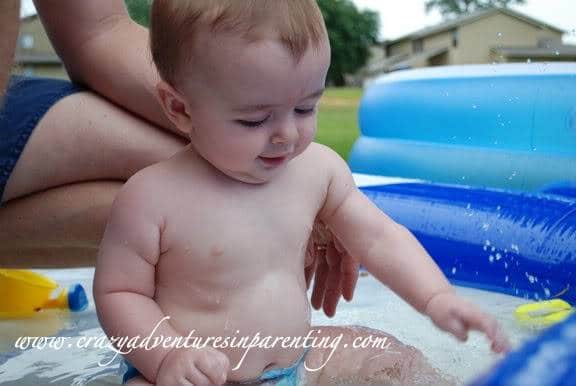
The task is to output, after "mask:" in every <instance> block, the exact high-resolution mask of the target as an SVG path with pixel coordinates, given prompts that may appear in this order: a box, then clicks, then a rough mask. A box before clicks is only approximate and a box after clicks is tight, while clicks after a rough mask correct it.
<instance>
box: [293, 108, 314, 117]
mask: <svg viewBox="0 0 576 386" xmlns="http://www.w3.org/2000/svg"><path fill="white" fill-rule="evenodd" d="M315 110H316V107H311V108H308V109H294V111H295V112H296V114H298V115H308V114H312V113H313V112H314V111H315Z"/></svg>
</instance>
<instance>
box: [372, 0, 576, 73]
mask: <svg viewBox="0 0 576 386" xmlns="http://www.w3.org/2000/svg"><path fill="white" fill-rule="evenodd" d="M563 34H564V31H563V30H561V29H559V28H556V27H554V26H552V25H549V24H546V23H544V22H542V21H539V20H536V19H533V18H531V17H529V16H526V15H524V14H522V13H520V12H517V11H514V10H511V9H507V8H491V9H484V10H479V11H476V12H474V13H471V14H468V15H465V16H461V17H458V18H456V19H452V20H448V21H446V22H443V23H441V24H438V25H435V26H431V27H427V28H424V29H421V30H418V31H416V32H413V33H410V34H408V35H405V36H402V37H400V38H398V39H394V40H390V41H385V42H384V43H383V44H382V45H381V51H382V53H381V54H380V55H381V57H380V58H378V57H376V56H373V57H372V58H371V60H370V61H369V63H368V64H367V66H366V67H365V68H364V69H363V71H362V72H363V77H364V78H370V77H373V76H376V75H378V74H380V73H384V72H391V71H396V70H402V69H409V68H418V67H429V66H442V65H456V64H481V63H506V62H531V61H532V62H536V61H538V62H548V61H576V46H573V45H564V44H563V43H562V35H563Z"/></svg>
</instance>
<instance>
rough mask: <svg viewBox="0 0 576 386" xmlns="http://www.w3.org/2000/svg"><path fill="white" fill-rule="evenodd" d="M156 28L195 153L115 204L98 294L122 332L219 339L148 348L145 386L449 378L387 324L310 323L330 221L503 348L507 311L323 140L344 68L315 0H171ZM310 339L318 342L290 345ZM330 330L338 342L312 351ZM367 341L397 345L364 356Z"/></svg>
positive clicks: (368, 257) (108, 328) (139, 360)
mask: <svg viewBox="0 0 576 386" xmlns="http://www.w3.org/2000/svg"><path fill="white" fill-rule="evenodd" d="M151 23H152V24H151V30H150V35H151V47H152V54H153V58H154V61H155V64H156V66H157V68H158V70H159V72H160V75H161V77H162V81H161V82H160V83H159V85H158V98H159V100H160V102H161V105H162V107H163V109H164V111H165V113H166V115H167V116H168V118H169V119H170V120H171V121H172V123H173V124H174V125H175V126H176V127H177V128H178V129H179V130H181V131H182V132H183V133H185V134H186V135H187V136H188V137H189V138H190V145H189V146H188V147H187V148H186V149H184V150H183V151H181V152H180V153H178V154H176V155H175V156H174V157H172V158H171V159H169V160H167V161H164V162H161V163H159V164H156V165H153V166H151V167H149V168H146V169H144V170H142V171H141V172H139V173H138V174H136V175H135V176H134V177H132V178H131V179H130V180H129V181H128V182H127V183H126V185H125V187H124V188H123V190H122V191H121V192H120V193H119V195H118V196H117V199H116V201H115V203H114V206H113V209H112V213H111V215H110V219H109V223H108V226H107V229H106V232H105V235H104V238H103V240H102V244H101V248H100V254H99V259H98V263H97V267H96V274H95V279H94V297H95V300H96V305H97V310H98V316H99V319H100V322H101V324H102V327H103V329H104V330H105V332H106V333H107V335H108V336H109V337H123V336H128V337H134V336H140V337H145V336H148V335H150V334H151V332H154V336H156V337H162V338H163V339H164V340H168V339H170V341H172V342H174V341H177V340H178V339H183V338H187V337H188V338H191V337H192V336H193V337H196V338H204V339H207V338H211V339H212V341H211V342H212V343H214V344H208V345H207V346H206V347H203V348H191V347H182V345H181V346H174V345H172V346H170V345H169V344H165V345H156V346H154V347H146V348H142V347H140V348H138V349H136V350H133V351H132V352H130V353H127V354H126V359H127V360H128V361H129V362H130V364H131V365H132V366H133V368H131V369H130V371H129V373H127V374H126V377H125V379H126V380H129V383H130V384H148V383H155V384H160V385H175V384H180V385H183V384H194V385H204V384H224V383H226V382H228V383H252V384H297V383H300V384H326V383H335V382H337V383H342V382H353V383H359V382H373V383H377V384H382V383H386V382H387V383H414V382H416V381H417V379H425V377H429V378H427V379H428V381H429V383H438V382H440V378H436V377H437V375H436V374H435V372H434V370H433V369H432V368H431V367H430V365H428V364H427V363H426V361H425V359H424V358H423V356H422V355H421V354H420V353H419V352H418V351H417V350H415V349H414V348H412V347H409V346H405V345H403V344H402V343H400V342H399V341H397V340H395V339H394V338H393V337H391V336H389V335H386V334H385V333H383V332H379V331H373V330H368V329H362V328H351V327H323V328H311V325H310V305H309V302H308V298H307V295H306V282H305V278H304V267H305V266H306V265H308V264H309V263H310V262H309V261H306V260H307V259H306V258H305V256H306V253H305V249H306V245H307V242H308V239H309V236H310V232H311V229H312V226H313V224H314V223H315V220H316V219H318V220H320V221H321V222H322V223H323V224H325V226H326V227H327V228H328V229H329V230H330V231H331V232H332V233H333V235H334V237H335V238H336V240H337V242H338V244H339V245H340V246H341V247H342V248H343V249H345V251H346V252H347V253H349V254H351V255H352V256H355V257H356V258H357V259H359V261H360V262H361V263H362V264H363V265H364V266H365V267H366V268H367V269H368V270H369V271H370V272H371V273H372V274H373V275H374V276H375V277H376V278H377V279H378V280H379V281H381V282H382V283H384V284H385V285H387V286H389V287H390V288H391V289H392V290H394V291H395V292H396V293H398V294H399V295H400V296H401V297H402V298H404V299H405V300H406V301H407V302H408V303H410V304H411V305H412V306H413V307H414V308H415V309H416V310H418V311H419V312H422V313H425V314H426V315H428V316H429V317H430V318H431V319H432V321H433V322H434V323H435V324H436V325H437V326H438V327H439V328H441V329H443V330H445V331H448V332H450V333H452V334H454V335H455V336H456V337H458V338H459V339H461V340H465V339H466V336H467V333H468V331H469V330H470V329H475V330H480V331H482V332H484V333H485V334H486V335H487V336H488V338H489V339H490V340H491V344H492V349H493V350H494V351H497V352H499V351H503V350H505V349H506V347H507V342H506V339H505V338H504V337H503V336H502V335H501V334H500V333H499V329H498V326H497V323H496V322H495V321H494V319H493V318H491V317H490V316H487V315H485V314H483V313H482V312H481V311H479V310H478V309H477V308H476V307H475V306H473V305H472V304H470V303H469V302H467V301H466V300H464V299H462V298H460V297H459V296H458V295H456V294H455V292H454V290H453V289H452V287H451V286H450V285H449V283H448V282H447V280H446V279H445V277H444V276H443V275H442V273H441V271H440V270H439V269H438V267H437V266H436V265H435V263H434V262H433V261H432V259H431V258H430V256H429V255H428V254H427V253H426V252H425V250H424V249H423V248H422V247H421V246H420V244H419V243H418V242H417V241H416V239H415V238H414V237H413V236H412V235H411V234H410V233H409V232H408V231H407V230H406V229H405V228H404V227H402V226H400V225H398V224H396V223H394V222H393V221H392V220H391V219H390V218H388V217H387V216H386V215H384V214H383V213H382V212H381V211H380V210H379V209H378V208H376V207H375V206H374V205H373V204H372V203H371V202H370V201H369V200H368V199H367V198H366V197H365V196H364V195H363V194H362V193H361V192H360V191H359V190H358V189H357V188H356V186H355V184H354V181H353V179H352V175H351V173H350V170H349V169H348V167H347V165H346V163H345V162H344V161H343V160H342V159H341V158H340V157H339V156H338V155H337V154H336V153H334V152H333V151H332V150H330V149H329V148H327V147H325V146H322V145H319V144H315V143H313V142H312V140H313V139H314V135H315V131H316V113H317V105H318V101H319V99H320V97H321V96H322V93H323V91H324V85H325V80H326V73H327V71H328V66H329V64H330V47H329V43H328V38H327V33H326V30H325V26H324V22H323V19H322V15H321V13H320V11H319V9H318V6H317V4H316V2H315V0H242V1H238V0H194V1H192V0H156V1H155V2H154V4H153V6H152V14H151ZM384 311H385V310H383V312H384ZM382 317H386V314H384V313H383V315H382ZM240 336H244V337H252V338H253V337H255V336H259V337H274V338H278V339H277V340H275V343H276V344H275V345H273V347H272V345H270V346H268V347H263V346H259V347H253V348H251V349H250V350H247V349H246V348H245V347H237V346H233V345H232V344H231V343H230V342H231V339H232V338H238V337H240ZM298 337H300V338H301V339H304V338H305V337H308V338H310V339H308V340H307V341H306V342H307V343H306V344H292V345H281V344H280V342H281V341H282V342H284V341H283V340H282V339H287V338H291V339H297V338H298ZM312 338H314V339H315V340H314V339H312ZM320 338H324V342H327V341H328V340H327V339H332V342H338V343H339V345H338V347H337V348H334V345H332V346H330V347H327V346H325V345H324V346H322V347H320V345H314V344H313V343H314V342H318V341H319V339H320ZM357 338H363V339H364V338H369V339H376V338H379V339H381V340H382V339H383V340H384V341H386V340H387V342H388V347H387V349H385V350H383V349H382V348H374V347H370V348H366V349H359V348H354V347H352V344H353V343H354V342H356V341H357ZM224 341H227V342H228V343H230V344H222V342H224ZM218 342H220V344H216V343H218ZM302 342H304V340H302ZM311 346H312V347H311ZM136 369H137V370H136ZM314 370H317V371H314ZM417 377H422V378H417Z"/></svg>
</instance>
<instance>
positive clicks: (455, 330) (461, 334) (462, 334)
mask: <svg viewBox="0 0 576 386" xmlns="http://www.w3.org/2000/svg"><path fill="white" fill-rule="evenodd" d="M446 327H447V328H446V329H447V330H448V332H450V333H452V334H453V335H454V336H455V337H456V338H458V340H460V341H462V342H466V340H468V330H467V328H466V326H465V325H464V323H462V321H461V320H460V319H458V318H450V320H448V323H447V326H446Z"/></svg>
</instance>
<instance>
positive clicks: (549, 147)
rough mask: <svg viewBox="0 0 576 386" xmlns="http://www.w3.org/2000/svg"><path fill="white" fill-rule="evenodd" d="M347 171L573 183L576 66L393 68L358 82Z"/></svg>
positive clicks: (522, 186)
mask: <svg viewBox="0 0 576 386" xmlns="http://www.w3.org/2000/svg"><path fill="white" fill-rule="evenodd" d="M359 120H360V129H361V136H360V138H359V139H358V141H357V142H356V144H355V145H354V148H353V150H352V152H351V154H350V157H349V162H350V166H351V168H352V170H353V171H354V172H357V173H366V174H377V175H386V176H399V177H406V178H420V179H425V180H428V181H437V182H443V183H456V184H465V185H474V186H486V187H497V188H509V189H515V190H535V189H540V188H541V187H542V186H544V185H547V184H549V183H552V182H558V181H566V180H568V181H576V63H554V64H552V63H550V64H545V63H534V64H496V65H474V66H454V67H434V68H428V69H422V70H412V71H399V72H396V73H391V74H388V75H386V76H383V77H382V78H380V79H378V80H376V81H375V82H374V83H373V84H372V85H371V86H370V87H368V88H367V90H366V92H365V94H364V97H363V99H362V102H361V106H360V116H359Z"/></svg>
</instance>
